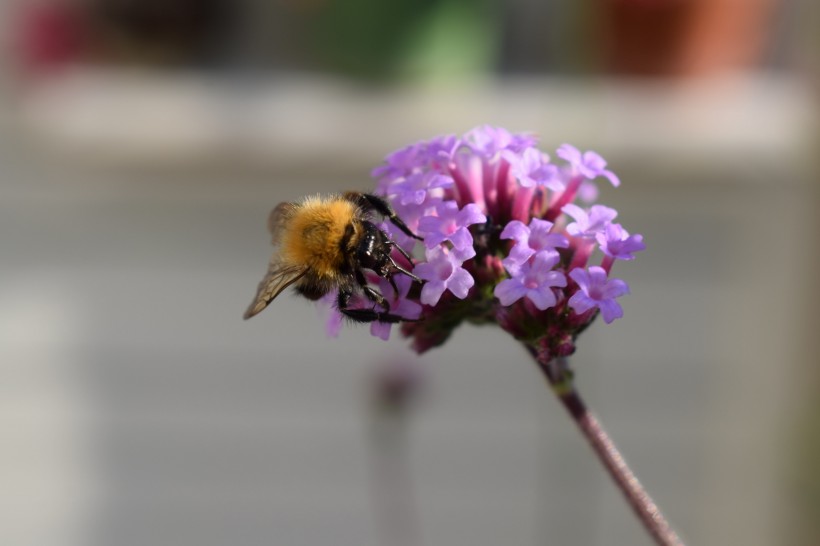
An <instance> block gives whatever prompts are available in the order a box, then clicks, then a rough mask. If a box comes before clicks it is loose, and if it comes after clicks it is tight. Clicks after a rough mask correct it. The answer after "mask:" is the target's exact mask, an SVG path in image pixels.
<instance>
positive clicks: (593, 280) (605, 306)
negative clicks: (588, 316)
mask: <svg viewBox="0 0 820 546" xmlns="http://www.w3.org/2000/svg"><path fill="white" fill-rule="evenodd" d="M569 276H570V278H571V279H572V280H574V281H575V282H576V283H578V288H579V290H578V291H577V292H575V294H573V295H572V297H571V298H570V299H569V302H568V303H569V306H570V307H572V308H573V309H574V310H575V312H576V313H578V314H581V313H585V312H587V311H589V310H590V309H592V308H593V307H597V308H598V309H600V310H601V314H602V315H603V317H604V322H606V323H607V324H609V323H610V322H612V321H613V320H615V319H616V318H621V317H622V316H624V311H623V309H621V305H620V304H619V303H618V302H617V301H615V298H618V297H620V296H623V295H624V294H629V285H627V284H626V282H624V281H622V280H621V279H610V280H607V278H606V271H604V270H603V269H602V268H600V267H598V266H591V267H590V268H589V271H586V270H584V269H580V268H577V269H573V270H572V271H570V272H569Z"/></svg>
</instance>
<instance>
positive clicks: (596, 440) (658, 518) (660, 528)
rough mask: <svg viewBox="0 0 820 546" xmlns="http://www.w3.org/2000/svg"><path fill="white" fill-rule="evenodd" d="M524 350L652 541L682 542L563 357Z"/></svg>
mask: <svg viewBox="0 0 820 546" xmlns="http://www.w3.org/2000/svg"><path fill="white" fill-rule="evenodd" d="M528 350H529V351H530V354H532V356H533V358H535V360H536V362H537V363H538V367H539V369H540V370H541V371H542V372H543V373H544V376H545V377H546V379H547V382H548V383H549V384H550V387H552V390H553V391H554V392H555V394H556V396H558V399H559V400H560V401H561V403H562V404H563V405H564V408H566V410H567V412H569V414H570V417H572V420H573V421H575V424H577V425H578V428H579V429H580V430H581V433H582V434H583V435H584V437H585V438H586V439H587V441H588V442H589V444H590V446H592V450H593V451H594V452H595V454H596V455H597V456H598V459H600V461H601V463H603V465H604V468H606V470H607V472H609V475H610V477H612V479H613V480H614V481H615V485H617V486H618V489H620V490H621V493H623V495H624V497H625V498H626V501H627V502H628V503H629V505H630V506H631V507H632V510H633V511H634V512H635V515H636V516H637V517H638V519H639V520H640V522H641V523H642V524H643V526H644V528H645V529H646V531H647V532H648V533H649V534H650V536H651V537H652V538H653V539H654V541H655V543H656V544H659V545H661V546H671V545H678V546H683V541H682V540H681V539H680V538H679V537H678V535H677V534H676V533H675V531H673V530H672V527H671V525H669V522H668V521H666V518H664V516H663V514H662V513H661V511H660V508H658V505H657V504H655V502H654V501H653V500H652V498H651V497H650V496H649V493H647V492H646V489H644V488H643V486H642V485H641V484H640V482H639V481H638V478H637V477H635V474H634V473H633V472H632V470H630V469H629V466H627V464H626V461H625V460H624V458H623V455H621V453H620V452H619V451H618V448H617V447H615V444H614V443H613V441H612V440H611V439H610V437H609V435H608V434H607V433H606V431H605V430H604V429H603V427H602V426H601V423H600V422H599V421H598V419H596V418H595V416H594V415H593V414H592V413H590V411H589V410H588V409H587V407H586V404H584V401H583V400H582V399H581V397H580V396H579V394H578V391H577V390H576V389H575V386H574V385H573V382H572V372H571V371H570V369H569V366H568V364H567V361H566V359H565V358H563V357H559V358H553V359H550V360H548V361H546V362H545V361H544V360H545V357H544V356H543V355H542V354H541V353H539V351H537V350H536V349H534V348H532V347H528Z"/></svg>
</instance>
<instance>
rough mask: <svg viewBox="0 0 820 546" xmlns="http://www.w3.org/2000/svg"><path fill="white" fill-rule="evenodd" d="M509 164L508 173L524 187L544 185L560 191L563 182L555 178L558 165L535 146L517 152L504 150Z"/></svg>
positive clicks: (504, 155)
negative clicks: (553, 163)
mask: <svg viewBox="0 0 820 546" xmlns="http://www.w3.org/2000/svg"><path fill="white" fill-rule="evenodd" d="M502 155H503V157H504V159H506V160H507V162H508V163H509V164H510V174H512V175H513V176H514V177H515V178H516V180H518V183H519V184H521V185H522V186H523V187H525V188H532V187H535V186H544V187H547V188H549V189H551V190H553V191H560V190H562V189H563V188H564V184H563V183H562V182H561V180H559V179H558V178H557V176H558V167H556V166H555V165H552V164H551V163H550V162H549V156H548V155H547V154H545V153H543V152H542V151H540V150H538V149H537V148H527V149H526V150H524V152H523V153H520V154H517V153H514V152H512V151H509V150H508V151H506V152H505V153H504V154H502Z"/></svg>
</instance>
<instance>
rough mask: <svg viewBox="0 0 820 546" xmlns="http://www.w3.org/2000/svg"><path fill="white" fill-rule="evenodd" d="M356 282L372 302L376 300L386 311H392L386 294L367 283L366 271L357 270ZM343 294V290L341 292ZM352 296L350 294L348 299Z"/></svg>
mask: <svg viewBox="0 0 820 546" xmlns="http://www.w3.org/2000/svg"><path fill="white" fill-rule="evenodd" d="M356 282H358V283H359V286H360V287H361V289H362V292H364V295H365V296H367V299H369V300H370V301H372V302H375V304H376V305H378V306H380V307H382V308H383V309H384V310H385V311H390V304H389V303H388V302H387V300H386V299H385V297H384V296H382V294H381V292H379V291H378V290H376V289H375V288H373V287H372V286H370V285H369V284H367V279H366V278H365V277H364V273H362V272H361V270H360V269H357V270H356ZM339 293H340V294H341V291H340V292H339ZM398 293H399V292H398V290H396V294H398ZM349 298H350V296H348V299H349Z"/></svg>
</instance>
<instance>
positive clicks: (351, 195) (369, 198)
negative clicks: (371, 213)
mask: <svg viewBox="0 0 820 546" xmlns="http://www.w3.org/2000/svg"><path fill="white" fill-rule="evenodd" d="M345 198H346V199H348V200H350V201H353V202H354V203H356V204H358V205H359V206H361V207H364V208H365V209H367V210H375V211H376V212H378V213H379V214H381V215H382V216H384V217H385V218H387V219H388V220H390V222H391V223H392V224H393V225H394V226H396V227H397V228H399V229H400V230H402V231H403V232H404V233H405V234H406V235H407V236H408V237H412V238H413V239H418V240H419V241H423V240H424V239H423V238H421V237H419V236H418V235H416V234H415V233H413V232H412V231H410V228H409V227H407V224H405V223H404V220H402V219H401V218H399V215H398V214H396V211H394V210H393V207H391V206H390V203H388V202H387V201H385V200H384V199H382V198H381V197H379V196H378V195H373V194H370V193H357V192H347V193H346V194H345Z"/></svg>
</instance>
